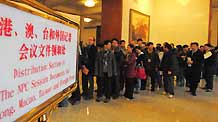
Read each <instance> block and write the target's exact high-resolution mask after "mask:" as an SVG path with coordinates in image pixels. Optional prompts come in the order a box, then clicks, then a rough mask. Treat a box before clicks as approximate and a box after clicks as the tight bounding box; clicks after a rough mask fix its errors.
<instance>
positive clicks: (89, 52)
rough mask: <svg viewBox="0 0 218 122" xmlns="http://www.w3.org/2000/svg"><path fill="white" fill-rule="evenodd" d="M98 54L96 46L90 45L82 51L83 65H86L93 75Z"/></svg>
mask: <svg viewBox="0 0 218 122" xmlns="http://www.w3.org/2000/svg"><path fill="white" fill-rule="evenodd" d="M96 53H97V48H96V46H95V45H89V46H87V47H85V48H84V49H83V50H82V54H83V56H82V57H83V59H82V65H85V66H86V67H87V68H88V69H89V71H90V73H91V74H93V73H94V68H95V58H96Z"/></svg>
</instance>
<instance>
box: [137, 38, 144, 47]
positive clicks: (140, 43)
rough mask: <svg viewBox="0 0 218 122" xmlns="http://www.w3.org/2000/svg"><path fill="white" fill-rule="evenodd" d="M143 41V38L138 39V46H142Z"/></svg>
mask: <svg viewBox="0 0 218 122" xmlns="http://www.w3.org/2000/svg"><path fill="white" fill-rule="evenodd" d="M142 42H143V40H142V39H138V40H137V44H138V46H140V47H141V46H142Z"/></svg>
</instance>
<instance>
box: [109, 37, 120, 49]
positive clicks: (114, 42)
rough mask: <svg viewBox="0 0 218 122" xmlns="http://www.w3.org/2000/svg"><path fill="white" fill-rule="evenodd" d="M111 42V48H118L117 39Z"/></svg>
mask: <svg viewBox="0 0 218 122" xmlns="http://www.w3.org/2000/svg"><path fill="white" fill-rule="evenodd" d="M111 42H112V47H118V46H119V41H118V39H116V38H114V39H112V40H111Z"/></svg>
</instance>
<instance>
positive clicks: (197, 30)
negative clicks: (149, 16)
mask: <svg viewBox="0 0 218 122" xmlns="http://www.w3.org/2000/svg"><path fill="white" fill-rule="evenodd" d="M209 1H210V0H201V1H199V0H155V4H154V5H155V6H154V14H153V21H152V23H153V25H154V26H153V32H152V33H151V39H152V40H153V41H154V42H155V43H157V42H158V43H163V42H165V41H166V40H168V41H169V42H173V43H175V44H190V43H191V42H192V41H198V42H199V43H200V44H204V43H207V42H208V25H209V4H210V2H209Z"/></svg>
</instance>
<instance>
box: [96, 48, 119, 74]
mask: <svg viewBox="0 0 218 122" xmlns="http://www.w3.org/2000/svg"><path fill="white" fill-rule="evenodd" d="M104 51H105V50H102V51H100V52H98V53H97V57H96V60H95V76H98V77H103V76H104V73H103V57H104ZM107 62H108V65H107V71H108V72H107V74H108V77H112V76H117V65H116V59H115V56H114V53H113V52H112V51H110V53H109V54H108V58H107Z"/></svg>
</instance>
